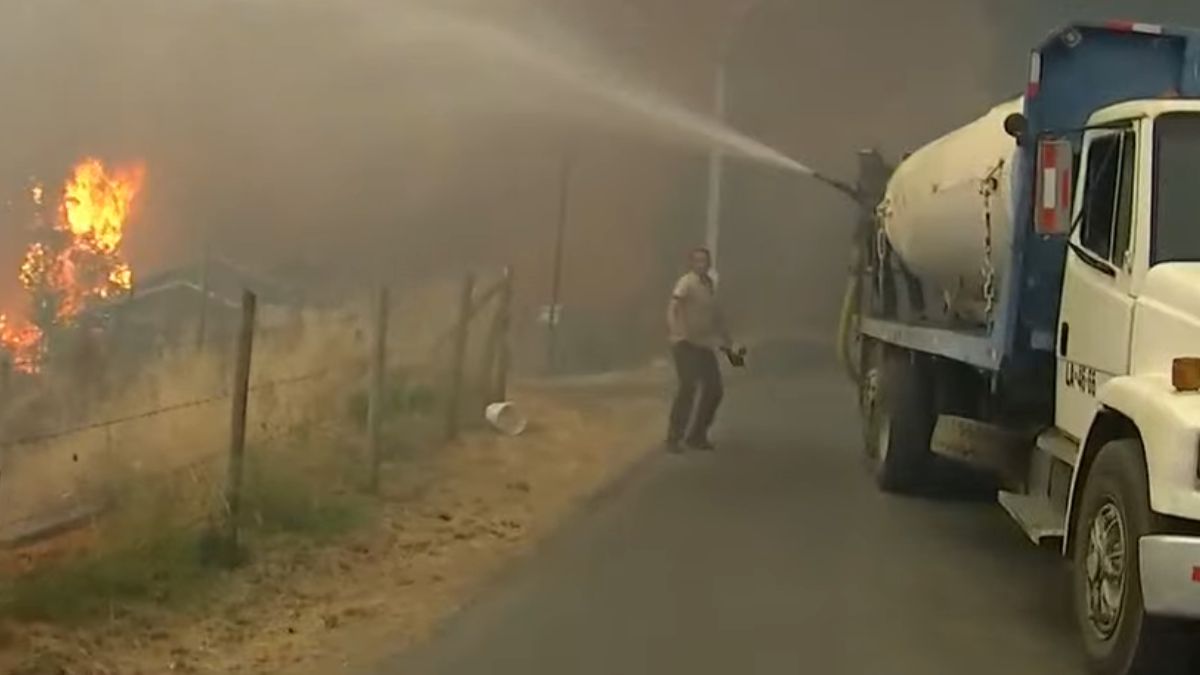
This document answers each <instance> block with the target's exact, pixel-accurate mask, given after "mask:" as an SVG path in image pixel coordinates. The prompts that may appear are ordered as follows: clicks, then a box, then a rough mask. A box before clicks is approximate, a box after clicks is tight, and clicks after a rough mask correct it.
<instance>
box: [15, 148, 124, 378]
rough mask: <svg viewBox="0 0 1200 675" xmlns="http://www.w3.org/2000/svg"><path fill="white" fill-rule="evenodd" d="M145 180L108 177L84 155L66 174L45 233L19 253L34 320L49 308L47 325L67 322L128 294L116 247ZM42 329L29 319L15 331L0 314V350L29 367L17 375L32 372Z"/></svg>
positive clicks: (120, 173) (38, 197) (37, 191)
mask: <svg viewBox="0 0 1200 675" xmlns="http://www.w3.org/2000/svg"><path fill="white" fill-rule="evenodd" d="M144 177H145V170H144V169H143V167H141V166H136V167H133V168H125V169H117V170H113V171H110V170H108V168H106V167H105V166H104V164H103V162H101V161H100V160H98V159H93V158H90V157H89V158H86V159H84V160H83V161H81V162H80V163H79V164H77V165H76V166H75V167H74V168H73V169H72V171H71V176H70V178H68V180H67V182H66V184H65V185H64V186H63V191H62V200H61V202H60V203H59V205H58V213H57V214H56V216H57V217H56V218H55V222H54V224H53V228H52V231H51V232H48V233H47V235H48V236H46V237H43V238H42V239H43V240H42V241H37V242H34V243H33V244H31V245H30V246H29V248H28V249H27V250H26V251H25V259H24V260H23V261H22V263H21V269H20V272H19V274H18V278H19V279H20V281H21V285H22V286H23V287H24V288H25V289H26V290H27V291H28V292H29V293H30V294H31V296H32V298H33V303H32V304H33V306H34V311H35V314H36V313H38V312H39V311H40V310H43V309H44V308H45V307H46V306H47V303H52V304H51V305H50V306H51V307H52V308H53V310H54V312H53V316H52V317H51V319H50V322H51V323H52V324H71V323H73V321H74V319H75V317H76V316H77V315H78V314H79V313H80V312H82V311H83V310H84V309H85V308H86V307H87V306H88V304H89V303H91V302H92V301H94V300H97V299H100V300H104V299H109V298H114V297H120V296H121V295H122V294H124V293H128V292H129V291H130V290H131V289H132V288H133V270H132V268H131V267H130V266H129V264H128V263H127V262H126V261H125V259H124V257H123V255H122V251H121V244H122V242H123V241H124V238H125V226H126V225H127V224H128V222H129V217H130V215H131V213H132V210H133V206H134V201H135V199H136V198H137V196H138V194H139V193H140V192H141V190H142V185H143V182H144ZM30 196H31V197H32V199H33V201H34V203H35V204H37V205H39V206H40V205H42V203H43V199H44V196H45V190H44V189H43V187H42V186H41V185H40V184H39V185H35V186H34V187H33V188H32V189H31V190H30ZM36 320H37V319H35V321H36ZM43 321H45V318H44V317H43ZM46 328H48V326H44V325H43V326H38V325H35V323H34V322H30V321H25V322H22V323H21V325H20V327H14V325H13V323H12V322H11V321H10V320H9V319H8V318H7V317H5V316H4V315H0V348H3V349H4V350H5V351H8V352H9V353H10V354H12V355H13V356H14V360H15V361H16V362H17V363H18V367H20V364H21V363H22V362H24V363H26V364H31V365H30V366H28V367H25V368H23V369H24V370H30V371H36V370H37V364H38V362H39V361H40V358H41V354H42V351H43V350H44V346H43V344H42V340H43V337H44V331H45V329H46Z"/></svg>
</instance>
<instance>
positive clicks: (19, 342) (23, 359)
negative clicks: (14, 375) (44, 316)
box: [0, 314, 42, 373]
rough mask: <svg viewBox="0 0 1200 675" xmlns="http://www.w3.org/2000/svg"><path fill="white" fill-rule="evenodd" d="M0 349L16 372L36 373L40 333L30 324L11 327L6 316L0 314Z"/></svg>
mask: <svg viewBox="0 0 1200 675" xmlns="http://www.w3.org/2000/svg"><path fill="white" fill-rule="evenodd" d="M0 349H3V350H4V351H5V352H8V354H9V357H10V358H11V359H12V361H11V364H12V366H13V368H15V369H16V370H18V371H21V372H26V373H31V372H36V371H37V365H38V363H39V362H40V361H41V356H42V353H41V352H42V331H41V330H39V329H38V327H37V326H35V325H33V324H31V323H22V324H21V325H20V326H13V325H12V324H11V323H10V321H9V318H8V316H7V315H5V314H0ZM0 356H3V355H2V354H0ZM0 360H2V359H0Z"/></svg>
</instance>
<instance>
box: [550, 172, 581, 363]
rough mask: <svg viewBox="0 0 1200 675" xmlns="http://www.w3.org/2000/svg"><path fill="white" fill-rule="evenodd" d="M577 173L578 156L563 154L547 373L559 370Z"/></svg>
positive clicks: (551, 288)
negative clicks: (573, 182) (569, 225)
mask: <svg viewBox="0 0 1200 675" xmlns="http://www.w3.org/2000/svg"><path fill="white" fill-rule="evenodd" d="M574 172H575V156H574V154H573V153H572V152H570V151H568V152H567V153H566V154H564V155H563V159H562V168H561V173H560V175H559V184H558V223H557V224H556V228H555V236H554V275H553V280H552V281H551V284H550V307H549V309H548V311H547V316H546V323H547V328H546V329H547V340H546V370H547V372H549V373H555V372H557V371H558V324H559V322H560V321H561V320H562V308H561V307H560V302H561V300H562V267H563V247H564V239H565V237H566V230H567V221H568V219H569V218H570V206H571V177H572V175H573V174H574Z"/></svg>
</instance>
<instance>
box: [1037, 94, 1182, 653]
mask: <svg viewBox="0 0 1200 675" xmlns="http://www.w3.org/2000/svg"><path fill="white" fill-rule="evenodd" d="M1079 167H1080V170H1079V182H1078V187H1077V189H1076V199H1075V200H1074V207H1073V217H1072V231H1071V234H1070V240H1069V251H1068V254H1067V257H1066V263H1065V268H1064V273H1063V288H1062V299H1061V309H1060V313H1059V329H1058V344H1057V383H1056V397H1055V401H1056V403H1055V425H1056V427H1057V431H1058V432H1061V435H1062V437H1064V438H1065V439H1069V440H1070V441H1071V442H1072V443H1073V444H1074V445H1075V447H1076V451H1075V457H1074V458H1073V461H1071V464H1073V471H1072V479H1071V486H1072V487H1071V490H1070V500H1069V505H1068V508H1067V510H1066V513H1065V514H1064V516H1065V521H1064V525H1063V529H1064V531H1065V533H1066V535H1067V536H1066V537H1065V539H1064V547H1065V550H1066V551H1067V552H1068V553H1072V554H1073V555H1075V556H1077V557H1081V558H1082V559H1083V565H1082V568H1083V572H1084V574H1083V576H1084V578H1083V579H1081V580H1080V582H1082V583H1085V584H1086V587H1085V588H1083V589H1082V591H1083V594H1084V597H1085V598H1088V604H1089V607H1088V608H1087V610H1088V613H1089V619H1090V622H1091V628H1092V630H1093V632H1094V635H1092V636H1090V639H1092V640H1093V641H1102V640H1105V639H1111V638H1112V637H1113V636H1114V635H1115V633H1116V632H1117V631H1119V630H1121V627H1122V626H1121V623H1122V619H1125V618H1127V617H1128V615H1129V613H1128V612H1127V611H1126V610H1127V609H1128V608H1126V607H1123V606H1122V605H1123V603H1127V602H1131V601H1136V600H1138V599H1140V600H1141V602H1142V604H1143V606H1144V610H1145V612H1146V613H1147V614H1149V615H1152V616H1159V617H1171V618H1200V530H1198V529H1197V528H1196V527H1195V522H1196V521H1200V392H1197V391H1195V390H1194V388H1193V387H1194V386H1195V385H1196V384H1197V383H1195V382H1192V383H1184V382H1180V381H1177V379H1176V378H1178V377H1185V378H1186V377H1187V375H1188V373H1187V372H1186V369H1187V368H1189V367H1194V366H1189V364H1188V363H1187V362H1186V359H1188V358H1189V357H1195V356H1197V355H1200V101H1179V100H1154V101H1135V102H1128V103H1122V104H1120V105H1115V106H1112V107H1109V108H1106V109H1104V110H1101V111H1099V112H1097V113H1096V114H1095V115H1093V116H1092V118H1091V120H1090V122H1089V124H1088V130H1087V131H1085V132H1084V137H1083V151H1082V156H1081V158H1080V162H1079ZM1042 180H1043V181H1045V180H1046V178H1045V177H1043V178H1042ZM1179 359H1184V361H1182V362H1180V361H1177V360H1179ZM1180 368H1182V369H1183V372H1182V374H1181V373H1180V372H1179V371H1178V369H1180ZM1107 455H1113V457H1107ZM1101 458H1103V459H1101ZM1100 461H1102V462H1104V464H1103V465H1100V466H1099V467H1098V465H1097V462H1100ZM1110 465H1111V466H1110ZM1097 468H1101V469H1105V468H1108V469H1109V470H1108V471H1106V472H1101V473H1097V472H1096V471H1095V469H1097ZM1118 468H1122V469H1123V471H1119V470H1116V469H1118ZM1125 474H1132V475H1125ZM1142 474H1144V479H1143V478H1142ZM1126 566H1130V568H1131V569H1134V570H1137V572H1138V577H1139V580H1140V584H1139V586H1140V588H1138V589H1126V588H1125V587H1124V585H1125V584H1126V583H1127V580H1128V578H1129V577H1128V575H1126V574H1125V567H1126ZM1132 591H1136V593H1134V592H1132ZM1139 596H1140V597H1139ZM1086 633H1087V631H1086V628H1085V640H1087V639H1089V636H1088V635H1086Z"/></svg>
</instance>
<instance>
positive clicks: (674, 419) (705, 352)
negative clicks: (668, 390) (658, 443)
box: [667, 341, 725, 443]
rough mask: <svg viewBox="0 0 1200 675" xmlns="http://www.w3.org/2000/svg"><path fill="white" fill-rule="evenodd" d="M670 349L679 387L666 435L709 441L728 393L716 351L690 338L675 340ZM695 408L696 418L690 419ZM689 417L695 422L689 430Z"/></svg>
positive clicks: (689, 439) (695, 440)
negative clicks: (698, 397)
mask: <svg viewBox="0 0 1200 675" xmlns="http://www.w3.org/2000/svg"><path fill="white" fill-rule="evenodd" d="M671 350H672V353H673V355H674V357H675V372H676V374H677V375H678V376H679V390H678V391H677V392H676V394H675V403H674V404H673V405H672V406H671V428H670V430H669V431H668V432H667V439H668V440H669V441H672V442H679V441H682V440H686V441H688V442H693V443H700V442H707V441H708V428H709V427H710V426H712V423H713V418H714V417H716V415H717V407H718V406H720V405H721V397H722V396H724V393H725V390H724V387H723V386H722V384H721V367H720V365H719V364H718V363H717V353H716V351H715V350H713V349H709V348H708V347H702V346H700V345H697V344H693V343H691V342H687V341H681V342H677V343H675V344H674V346H672V348H671ZM697 391H698V392H699V394H700V402H699V403H696V393H697ZM693 408H695V411H696V417H695V419H694V420H692V419H691V418H692V409H693ZM689 420H691V422H692V426H691V429H690V431H689V429H688V421H689ZM685 434H686V439H685Z"/></svg>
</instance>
